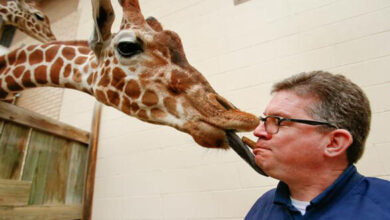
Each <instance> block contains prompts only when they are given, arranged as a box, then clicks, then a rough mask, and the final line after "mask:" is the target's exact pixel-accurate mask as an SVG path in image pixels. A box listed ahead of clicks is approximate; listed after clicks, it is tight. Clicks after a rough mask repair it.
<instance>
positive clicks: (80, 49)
mask: <svg viewBox="0 0 390 220" xmlns="http://www.w3.org/2000/svg"><path fill="white" fill-rule="evenodd" d="M78 51H79V53H81V54H84V55H87V54H89V52H91V50H90V49H89V48H88V47H80V48H78Z"/></svg>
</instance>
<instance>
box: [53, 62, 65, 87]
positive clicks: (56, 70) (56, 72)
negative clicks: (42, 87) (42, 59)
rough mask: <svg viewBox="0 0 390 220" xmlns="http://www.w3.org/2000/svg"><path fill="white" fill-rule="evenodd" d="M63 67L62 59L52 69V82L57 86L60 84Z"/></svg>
mask: <svg viewBox="0 0 390 220" xmlns="http://www.w3.org/2000/svg"><path fill="white" fill-rule="evenodd" d="M63 65H64V61H62V58H57V59H56V61H55V62H54V63H53V65H52V66H51V68H50V76H51V81H52V82H53V83H54V84H56V85H59V84H60V70H61V68H62V66H63Z"/></svg>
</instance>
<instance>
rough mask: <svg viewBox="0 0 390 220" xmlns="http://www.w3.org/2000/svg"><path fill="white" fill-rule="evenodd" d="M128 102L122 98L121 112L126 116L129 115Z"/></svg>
mask: <svg viewBox="0 0 390 220" xmlns="http://www.w3.org/2000/svg"><path fill="white" fill-rule="evenodd" d="M130 107H131V106H130V100H129V99H128V98H126V97H124V98H123V103H122V111H123V112H124V113H126V114H128V115H130V113H131V111H130Z"/></svg>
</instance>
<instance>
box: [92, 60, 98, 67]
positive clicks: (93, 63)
mask: <svg viewBox="0 0 390 220" xmlns="http://www.w3.org/2000/svg"><path fill="white" fill-rule="evenodd" d="M96 67H97V63H96V62H95V61H93V62H91V68H92V69H96Z"/></svg>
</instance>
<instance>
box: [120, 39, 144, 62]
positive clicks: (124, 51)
mask: <svg viewBox="0 0 390 220" xmlns="http://www.w3.org/2000/svg"><path fill="white" fill-rule="evenodd" d="M117 50H118V53H119V54H120V55H121V56H123V57H126V58H129V57H132V56H134V55H136V54H139V53H142V52H143V49H142V45H141V43H138V42H135V43H134V42H130V41H123V42H120V43H119V44H118V47H117Z"/></svg>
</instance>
